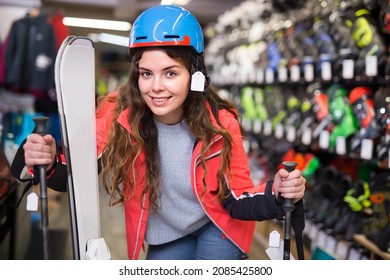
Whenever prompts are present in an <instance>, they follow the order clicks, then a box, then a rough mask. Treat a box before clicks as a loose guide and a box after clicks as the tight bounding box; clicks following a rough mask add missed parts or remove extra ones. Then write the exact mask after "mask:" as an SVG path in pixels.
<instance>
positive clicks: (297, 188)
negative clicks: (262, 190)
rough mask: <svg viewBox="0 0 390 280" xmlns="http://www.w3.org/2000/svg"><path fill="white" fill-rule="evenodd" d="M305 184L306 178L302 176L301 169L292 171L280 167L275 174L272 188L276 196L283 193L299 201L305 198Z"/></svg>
mask: <svg viewBox="0 0 390 280" xmlns="http://www.w3.org/2000/svg"><path fill="white" fill-rule="evenodd" d="M305 186H306V179H305V178H304V177H303V176H302V172H301V171H300V170H299V169H295V170H293V171H291V172H288V171H287V170H285V169H280V170H279V171H278V172H277V173H276V175H275V178H274V183H273V185H272V188H273V191H274V193H275V196H276V198H278V197H279V195H281V196H282V197H284V198H290V199H293V200H294V202H297V201H299V200H300V199H302V198H303V196H304V194H305Z"/></svg>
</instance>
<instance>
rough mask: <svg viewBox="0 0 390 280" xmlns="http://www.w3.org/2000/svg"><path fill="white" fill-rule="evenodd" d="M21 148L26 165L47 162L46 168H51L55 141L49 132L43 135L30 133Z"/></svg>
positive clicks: (44, 163)
mask: <svg viewBox="0 0 390 280" xmlns="http://www.w3.org/2000/svg"><path fill="white" fill-rule="evenodd" d="M23 149H24V158H25V162H26V165H27V166H29V167H33V166H34V165H46V164H47V165H48V167H47V170H50V169H51V168H52V166H53V163H54V160H55V155H56V141H55V140H54V138H53V136H51V135H50V134H46V135H45V136H41V135H39V134H37V133H33V134H30V135H29V136H28V137H27V140H26V143H25V144H24V145H23Z"/></svg>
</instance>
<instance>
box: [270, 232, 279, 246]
mask: <svg viewBox="0 0 390 280" xmlns="http://www.w3.org/2000/svg"><path fill="white" fill-rule="evenodd" d="M279 244H280V234H279V232H278V231H276V230H273V231H272V232H271V233H270V234H269V242H268V246H270V247H279Z"/></svg>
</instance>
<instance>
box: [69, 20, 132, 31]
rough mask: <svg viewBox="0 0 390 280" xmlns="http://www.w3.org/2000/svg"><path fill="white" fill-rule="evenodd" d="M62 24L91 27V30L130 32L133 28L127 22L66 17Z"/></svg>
mask: <svg viewBox="0 0 390 280" xmlns="http://www.w3.org/2000/svg"><path fill="white" fill-rule="evenodd" d="M62 22H63V23H64V24H65V25H66V26H77V27H89V28H98V29H109V30H119V31H129V30H130V28H131V24H130V23H128V22H126V21H115V20H102V19H88V18H75V17H64V19H63V20H62Z"/></svg>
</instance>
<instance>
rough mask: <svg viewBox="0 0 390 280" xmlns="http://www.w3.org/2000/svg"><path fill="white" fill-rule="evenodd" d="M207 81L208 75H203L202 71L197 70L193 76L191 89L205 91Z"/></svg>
mask: <svg viewBox="0 0 390 280" xmlns="http://www.w3.org/2000/svg"><path fill="white" fill-rule="evenodd" d="M205 81H206V77H205V76H204V75H203V73H202V72H200V71H197V72H195V73H194V74H192V78H191V90H192V91H200V92H203V91H204V84H205Z"/></svg>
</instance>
